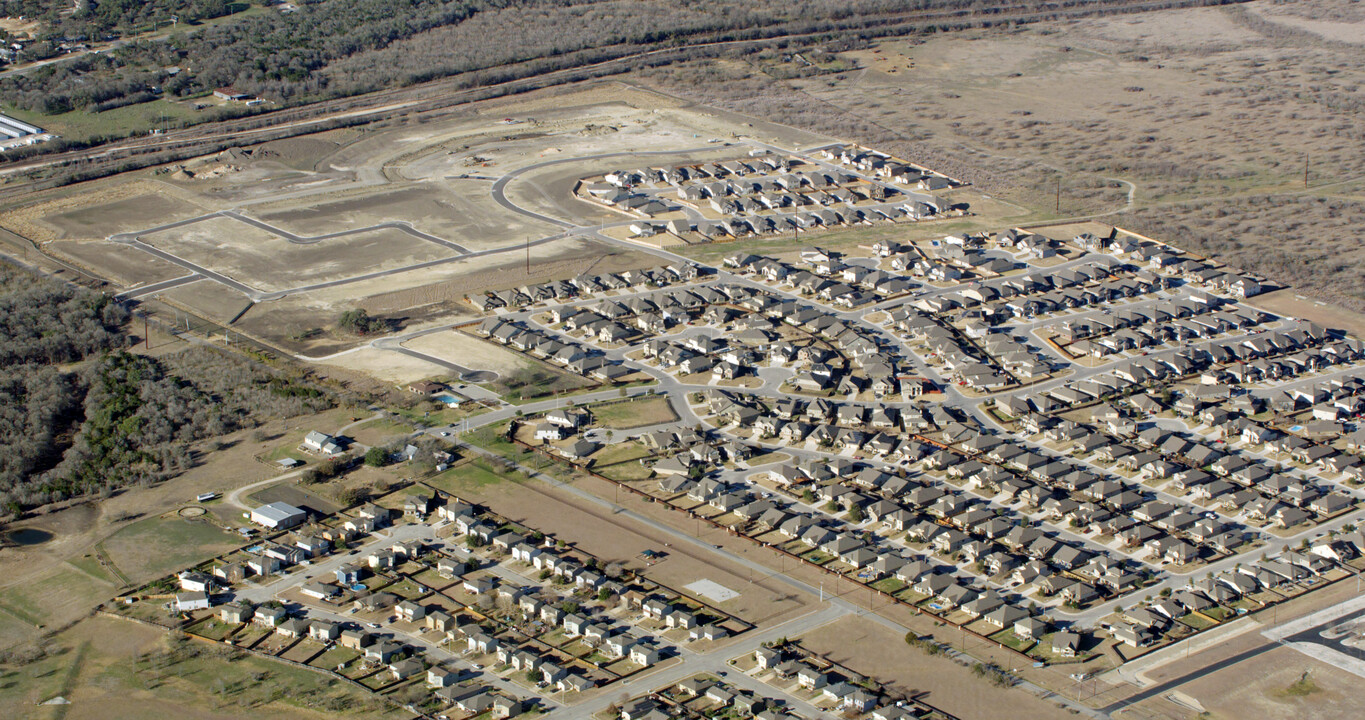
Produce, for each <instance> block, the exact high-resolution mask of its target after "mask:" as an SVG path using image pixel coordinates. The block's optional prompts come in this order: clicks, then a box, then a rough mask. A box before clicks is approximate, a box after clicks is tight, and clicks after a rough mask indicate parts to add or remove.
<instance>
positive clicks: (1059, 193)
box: [1053, 175, 1062, 215]
mask: <svg viewBox="0 0 1365 720" xmlns="http://www.w3.org/2000/svg"><path fill="white" fill-rule="evenodd" d="M1053 212H1054V213H1056V214H1058V215H1060V214H1061V212H1062V177H1061V176H1060V175H1058V176H1057V206H1056V208H1055V209H1054V210H1053Z"/></svg>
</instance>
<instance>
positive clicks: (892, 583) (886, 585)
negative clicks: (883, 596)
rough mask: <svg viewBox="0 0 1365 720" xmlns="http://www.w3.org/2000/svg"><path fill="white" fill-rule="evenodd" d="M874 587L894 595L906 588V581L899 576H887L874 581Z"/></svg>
mask: <svg viewBox="0 0 1365 720" xmlns="http://www.w3.org/2000/svg"><path fill="white" fill-rule="evenodd" d="M872 588H873V589H874V590H881V591H882V592H888V593H891V594H893V595H894V594H896V593H898V592H900V591H901V590H903V589H905V582H904V581H902V580H899V579H897V578H893V577H887V578H882V579H881V580H878V581H877V582H874V583H872Z"/></svg>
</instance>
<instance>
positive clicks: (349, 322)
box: [337, 308, 386, 335]
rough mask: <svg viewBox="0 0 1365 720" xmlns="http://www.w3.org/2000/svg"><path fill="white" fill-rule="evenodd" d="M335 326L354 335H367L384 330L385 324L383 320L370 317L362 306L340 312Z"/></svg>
mask: <svg viewBox="0 0 1365 720" xmlns="http://www.w3.org/2000/svg"><path fill="white" fill-rule="evenodd" d="M337 327H340V328H341V329H342V330H345V331H346V332H349V333H354V334H356V335H369V334H371V333H376V332H380V331H382V330H384V329H385V327H386V325H385V323H384V321H383V320H380V319H378V318H372V317H370V313H369V312H367V311H366V310H365V309H364V308H357V309H355V310H347V311H346V312H344V313H342V314H341V318H340V319H339V320H337Z"/></svg>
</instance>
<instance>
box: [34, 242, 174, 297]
mask: <svg viewBox="0 0 1365 720" xmlns="http://www.w3.org/2000/svg"><path fill="white" fill-rule="evenodd" d="M44 250H45V251H47V252H50V253H52V254H53V255H56V256H58V257H62V258H65V259H66V260H67V261H68V262H71V263H72V264H73V265H76V266H78V267H82V268H87V269H90V270H92V271H95V270H97V271H98V272H99V273H100V274H101V276H103V277H106V278H108V279H109V280H110V281H112V282H114V283H116V284H118V285H120V286H122V287H125V288H132V287H136V286H138V285H150V284H152V283H156V282H161V281H162V280H170V279H171V278H177V277H183V276H185V275H188V274H189V271H188V270H186V269H185V268H182V267H180V266H179V265H175V264H173V263H170V262H167V261H165V260H162V259H161V258H159V257H154V256H152V255H148V254H147V253H145V252H142V251H141V250H138V249H137V248H133V247H129V246H127V245H121V244H118V243H111V242H108V241H106V240H53V241H50V242H49V243H47V245H45V246H44Z"/></svg>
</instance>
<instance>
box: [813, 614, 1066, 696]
mask: <svg viewBox="0 0 1365 720" xmlns="http://www.w3.org/2000/svg"><path fill="white" fill-rule="evenodd" d="M902 635H903V633H899V634H898V633H897V632H895V631H892V630H890V629H888V628H886V627H884V626H882V625H881V624H878V623H876V622H874V621H872V620H870V619H868V618H863V617H846V618H844V619H842V620H839V621H837V622H834V623H831V624H829V625H826V626H825V627H822V628H819V629H817V630H815V631H813V632H810V633H808V634H806V635H802V636H801V637H800V638H799V639H800V641H801V645H802V646H803V647H806V648H808V649H810V650H812V651H814V652H815V653H817V654H819V655H821V656H823V657H825V658H827V659H829V660H831V661H833V662H837V663H839V664H840V665H844V666H846V667H848V668H850V669H852V670H855V671H857V672H860V673H863V674H865V675H868V676H870V677H873V678H876V679H877V680H878V681H879V682H881V683H883V684H885V685H887V686H889V687H890V688H892V689H894V690H896V691H897V692H901V693H906V694H910V695H914V694H917V693H926V694H925V695H924V696H923V698H922V699H923V700H924V701H925V702H927V703H929V704H930V705H933V706H934V707H937V708H940V709H942V710H945V711H947V712H949V713H952V714H953V715H956V716H957V717H960V718H997V717H1005V715H1003V714H1002V710H1003V709H1004V708H1008V709H1009V710H1008V713H1007V714H1008V716H1009V717H1011V718H1017V719H1018V720H1032V719H1034V718H1037V719H1038V720H1044V719H1045V718H1047V719H1051V718H1056V717H1062V716H1065V715H1067V713H1066V712H1065V711H1064V710H1062V709H1060V708H1059V707H1058V706H1057V705H1056V704H1054V703H1050V702H1048V701H1046V700H1043V699H1041V698H1038V697H1037V696H1034V695H1032V694H1029V693H1027V692H1025V691H1023V690H1011V689H1003V688H998V687H995V686H993V685H991V684H990V683H988V682H985V681H984V680H981V679H979V678H977V677H976V676H975V675H972V672H971V670H970V669H969V668H966V667H963V666H961V665H959V664H957V663H955V662H953V661H952V660H948V659H946V658H944V657H942V656H938V657H930V656H928V655H925V654H924V653H923V652H922V651H920V650H918V649H916V648H912V647H910V646H909V645H907V644H905V642H904V640H903V638H902Z"/></svg>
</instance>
